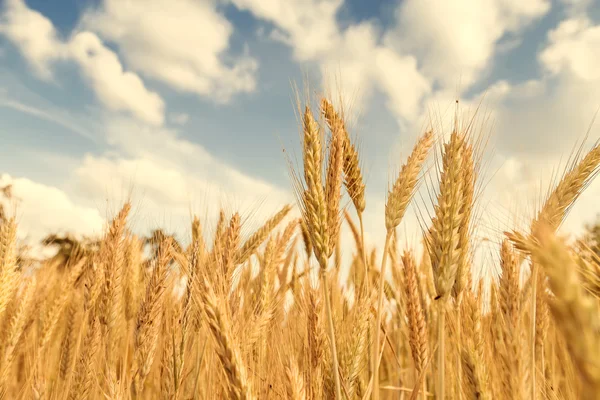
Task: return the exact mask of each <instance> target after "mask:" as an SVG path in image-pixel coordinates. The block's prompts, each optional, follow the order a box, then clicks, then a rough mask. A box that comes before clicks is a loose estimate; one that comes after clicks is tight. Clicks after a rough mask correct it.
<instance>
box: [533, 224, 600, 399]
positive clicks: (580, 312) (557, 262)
mask: <svg viewBox="0 0 600 400" xmlns="http://www.w3.org/2000/svg"><path fill="white" fill-rule="evenodd" d="M535 237H536V238H537V239H538V241H539V242H540V244H541V246H540V247H538V248H536V249H535V251H534V253H533V257H534V259H535V260H536V261H538V262H539V263H540V264H541V265H543V267H544V272H545V273H546V274H547V275H548V278H549V284H550V288H551V289H552V292H553V293H554V296H555V298H553V299H552V300H551V301H550V308H551V310H552V314H553V315H554V319H555V321H556V324H557V327H558V329H559V330H560V331H561V332H562V334H563V336H564V337H565V340H566V343H567V346H568V349H569V353H570V354H571V357H573V360H574V361H575V365H576V367H577V369H578V371H579V373H580V376H581V378H582V381H583V384H584V388H583V390H582V393H581V395H582V397H581V398H589V399H596V398H597V393H600V359H598V357H597V355H598V354H600V334H599V333H598V332H600V317H599V316H600V310H599V308H598V303H597V302H596V301H595V300H594V299H593V298H592V297H590V296H589V295H588V294H587V293H585V292H584V291H583V289H582V287H581V283H580V280H579V277H578V276H577V271H576V268H577V267H576V263H575V260H574V259H573V257H572V256H571V254H570V253H569V250H568V248H567V247H566V245H565V244H564V243H562V242H561V241H560V240H559V239H557V238H556V237H555V236H554V235H553V229H552V228H544V227H543V226H539V227H538V230H537V232H536V235H535Z"/></svg>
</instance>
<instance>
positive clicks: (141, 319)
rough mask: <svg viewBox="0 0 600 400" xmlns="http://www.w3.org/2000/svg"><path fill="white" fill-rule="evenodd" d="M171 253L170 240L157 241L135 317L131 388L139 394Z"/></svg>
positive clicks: (151, 356)
mask: <svg viewBox="0 0 600 400" xmlns="http://www.w3.org/2000/svg"><path fill="white" fill-rule="evenodd" d="M171 252H172V248H171V245H170V243H169V242H166V243H165V242H163V243H161V244H160V247H159V252H158V258H157V259H156V260H155V264H154V268H153V271H152V275H151V277H150V282H149V283H148V286H147V288H146V295H145V298H144V300H143V301H142V304H141V307H140V312H139V314H138V318H137V324H136V329H135V347H134V348H135V350H134V357H135V361H136V364H137V365H136V371H135V375H134V382H133V390H134V393H136V394H137V395H138V396H139V395H141V394H142V392H143V389H144V382H145V380H146V377H147V376H148V374H149V373H150V368H151V367H152V363H153V362H154V356H155V353H156V346H157V344H158V338H159V333H160V326H161V318H162V312H161V309H162V306H163V305H162V301H163V297H164V293H165V287H166V282H167V277H168V270H167V263H168V260H169V259H170V253H171Z"/></svg>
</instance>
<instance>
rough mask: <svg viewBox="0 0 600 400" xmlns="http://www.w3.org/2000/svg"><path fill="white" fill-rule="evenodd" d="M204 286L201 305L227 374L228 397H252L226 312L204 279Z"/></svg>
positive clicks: (240, 399) (240, 398) (241, 399)
mask: <svg viewBox="0 0 600 400" xmlns="http://www.w3.org/2000/svg"><path fill="white" fill-rule="evenodd" d="M204 288H205V291H204V293H203V296H202V300H201V301H202V307H203V310H204V315H205V317H206V322H207V324H208V328H209V330H210V333H211V335H212V337H213V339H214V341H215V346H216V351H217V355H218V356H219V360H220V361H221V365H222V367H223V370H224V372H225V375H226V376H227V380H228V392H229V398H231V399H239V400H244V399H253V398H254V396H253V395H252V389H251V385H250V381H249V380H248V376H247V374H246V369H245V368H244V365H243V362H242V358H241V356H240V354H239V350H238V349H237V348H236V345H235V343H234V341H233V338H232V336H231V328H230V325H229V321H228V320H227V317H226V314H225V313H224V311H223V308H222V306H221V304H220V302H219V300H218V299H217V297H216V295H215V293H214V291H213V289H212V287H211V285H210V283H209V282H208V281H205V283H204Z"/></svg>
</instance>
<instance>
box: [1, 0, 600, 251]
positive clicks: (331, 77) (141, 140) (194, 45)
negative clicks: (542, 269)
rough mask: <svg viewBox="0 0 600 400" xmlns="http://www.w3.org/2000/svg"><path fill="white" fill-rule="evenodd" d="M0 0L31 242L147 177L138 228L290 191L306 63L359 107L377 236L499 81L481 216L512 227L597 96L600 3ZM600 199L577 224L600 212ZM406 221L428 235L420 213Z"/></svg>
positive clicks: (371, 227) (183, 224) (268, 204)
mask: <svg viewBox="0 0 600 400" xmlns="http://www.w3.org/2000/svg"><path fill="white" fill-rule="evenodd" d="M0 4H1V10H0V61H1V62H0V120H1V121H2V124H1V127H0V128H1V129H0V141H1V142H0V143H1V145H0V174H4V175H2V178H0V181H2V182H4V183H9V182H10V183H12V184H13V185H14V187H15V193H16V194H17V197H18V198H19V199H20V200H19V201H18V204H17V205H16V206H17V210H18V211H17V212H18V214H19V218H20V222H21V229H22V234H21V235H22V237H25V236H27V237H28V238H29V239H30V240H36V239H37V238H39V237H40V236H41V235H43V234H44V233H47V232H49V231H51V230H63V231H73V232H77V233H84V234H87V233H92V232H97V231H98V230H99V229H101V226H102V223H103V222H104V218H105V217H106V215H107V211H110V210H114V208H115V207H117V206H118V203H119V201H120V200H122V199H124V198H125V197H126V196H127V194H128V192H129V190H130V188H131V187H133V188H134V200H136V201H137V202H138V203H136V204H137V205H139V207H138V211H137V214H136V216H137V220H136V224H137V226H138V228H139V230H141V231H144V230H146V229H148V228H150V227H154V226H155V225H157V224H158V225H166V226H167V229H170V230H172V231H176V232H179V233H180V234H183V233H184V232H185V231H186V230H187V226H188V225H187V224H188V222H189V219H190V212H195V213H200V214H203V213H208V214H214V213H215V209H218V207H219V206H221V205H223V206H224V207H226V208H227V209H229V210H230V211H232V210H233V209H237V208H240V209H241V211H242V212H244V213H245V214H246V215H247V217H248V219H249V220H251V219H252V218H257V219H258V218H260V217H263V216H265V215H267V214H270V213H271V212H273V211H274V210H275V209H277V208H278V207H279V206H281V205H282V204H284V203H285V202H289V201H293V195H292V191H291V184H290V180H289V176H288V170H287V165H286V162H285V157H284V155H283V153H282V150H281V149H282V146H285V148H286V149H287V150H288V151H289V152H291V153H292V154H293V153H294V152H296V154H297V152H298V149H299V143H300V142H299V136H298V127H297V121H296V116H295V109H294V107H295V106H294V104H293V90H292V86H291V82H296V83H297V84H298V85H299V86H300V87H302V85H303V82H304V81H305V78H306V77H308V80H309V82H310V86H311V88H312V89H314V90H315V91H322V90H324V89H327V88H328V89H330V90H331V91H332V92H333V93H334V94H337V90H341V91H342V93H343V94H344V95H345V97H344V98H345V100H346V102H345V105H346V106H347V107H350V112H349V116H350V126H351V128H352V134H353V136H355V137H356V138H357V140H358V141H359V143H360V144H361V146H360V149H361V152H362V153H361V154H362V160H363V164H364V168H365V174H366V176H367V177H368V181H367V188H368V189H367V190H368V197H367V209H368V211H367V217H368V218H367V220H368V221H367V232H368V235H369V238H370V240H371V241H373V242H377V241H379V240H380V239H381V233H382V221H383V215H382V211H383V204H384V201H385V191H386V187H387V183H388V181H389V180H390V177H391V176H392V175H393V173H394V171H397V170H398V168H399V167H400V165H401V163H402V162H403V161H404V160H405V158H406V156H407V155H408V152H409V151H410V148H411V146H412V144H413V143H414V141H415V139H416V137H417V136H418V135H419V134H420V133H421V132H422V131H423V130H424V128H425V127H426V126H427V125H428V124H430V123H431V119H430V117H431V116H432V115H434V116H435V118H434V127H435V129H436V130H439V131H440V133H442V131H447V130H448V128H449V125H448V124H449V122H450V117H451V116H452V110H453V108H452V107H453V100H454V99H455V98H460V100H461V109H462V110H463V111H464V116H465V117H466V116H468V115H470V114H472V110H473V109H474V107H475V106H476V105H477V104H479V102H480V101H481V100H482V98H483V96H484V94H485V99H484V106H485V112H484V113H483V115H482V116H485V117H489V123H488V124H487V125H486V128H487V129H488V130H490V131H491V132H492V145H491V148H490V149H489V150H491V151H490V152H489V153H488V154H486V160H487V161H488V165H489V168H488V170H487V171H485V172H486V173H487V175H485V176H484V177H483V178H484V181H485V182H486V183H487V186H486V190H487V191H486V193H488V195H487V196H488V197H487V200H485V201H486V202H485V203H484V204H485V205H484V206H482V209H484V211H485V212H484V213H483V214H485V217H486V218H487V220H486V222H485V223H484V224H482V225H483V226H484V227H485V228H486V229H487V230H489V231H491V232H499V231H501V230H502V229H503V228H504V227H506V226H511V225H512V222H513V220H517V221H520V222H522V221H523V220H524V219H525V218H526V217H527V215H528V214H527V213H528V212H530V211H531V208H532V207H533V205H534V201H535V200H536V197H535V195H536V193H539V185H540V182H547V180H548V177H549V176H550V174H551V173H552V168H553V167H555V166H556V165H557V163H559V162H560V161H561V159H563V160H564V159H565V158H566V157H567V156H568V155H569V153H570V151H571V149H572V148H573V146H574V145H575V144H576V141H577V140H581V139H582V138H583V136H584V135H585V133H586V131H587V128H588V126H589V124H590V123H591V121H592V119H593V117H594V114H595V112H596V110H597V109H598V107H599V106H600V70H599V69H598V68H597V66H598V65H600V52H597V51H594V49H597V48H600V2H598V1H597V0H596V1H591V0H588V1H577V0H555V1H549V0H530V1H528V2H521V1H520V0H481V1H477V2H475V1H469V0H458V1H454V2H441V1H438V0H402V1H400V0H378V1H363V0H346V1H343V0H296V1H293V0H178V1H175V2H172V1H169V0H143V1H142V0H90V1H83V0H77V1H76V0H56V1H52V2H49V1H43V0H35V1H34V0H26V1H23V0H0ZM599 137H600V129H598V125H597V124H595V125H593V127H592V130H591V136H590V138H591V139H590V140H592V139H593V140H595V139H597V138H599ZM561 157H562V158H561ZM599 194H600V186H598V185H595V186H594V185H593V186H592V187H590V189H589V191H588V193H586V195H585V196H584V198H582V200H581V202H580V204H579V205H578V207H577V208H576V209H574V210H573V212H572V214H573V215H571V217H570V219H569V221H568V223H567V224H566V229H569V230H572V231H577V230H578V229H579V227H580V226H581V225H582V224H583V222H584V221H588V220H590V219H591V218H593V217H594V216H595V215H596V214H597V213H598V212H599V211H600V207H598V206H597V205H596V204H597V203H598V202H597V201H596V199H597V196H598V195H599ZM107 199H108V203H107ZM523 204H525V206H523ZM405 230H406V231H407V232H408V231H413V233H412V235H415V234H417V233H418V223H417V220H416V218H415V217H414V215H412V216H410V215H409V217H408V218H407V221H406V227H405ZM415 232H416V233H415ZM485 234H486V235H487V234H488V233H485Z"/></svg>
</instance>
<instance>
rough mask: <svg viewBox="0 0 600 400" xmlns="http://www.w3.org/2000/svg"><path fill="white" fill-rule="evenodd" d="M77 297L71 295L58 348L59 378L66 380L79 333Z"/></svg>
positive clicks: (75, 294) (74, 354)
mask: <svg viewBox="0 0 600 400" xmlns="http://www.w3.org/2000/svg"><path fill="white" fill-rule="evenodd" d="M79 301H80V299H79V296H78V295H77V292H76V293H74V294H73V296H72V298H71V301H70V304H69V308H68V309H67V313H66V314H67V315H66V325H67V326H66V328H65V333H64V335H63V339H62V343H61V348H60V364H59V366H60V378H61V379H62V380H66V379H67V378H68V377H69V375H70V373H71V369H72V366H73V359H74V357H75V356H76V349H77V340H78V337H77V333H78V332H79V321H78V314H79V304H80V303H79Z"/></svg>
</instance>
